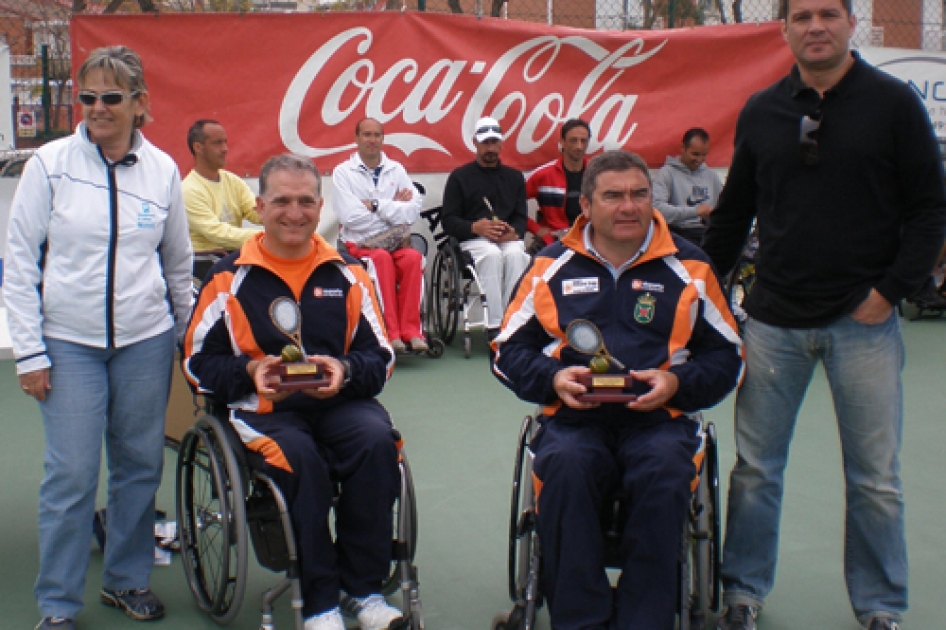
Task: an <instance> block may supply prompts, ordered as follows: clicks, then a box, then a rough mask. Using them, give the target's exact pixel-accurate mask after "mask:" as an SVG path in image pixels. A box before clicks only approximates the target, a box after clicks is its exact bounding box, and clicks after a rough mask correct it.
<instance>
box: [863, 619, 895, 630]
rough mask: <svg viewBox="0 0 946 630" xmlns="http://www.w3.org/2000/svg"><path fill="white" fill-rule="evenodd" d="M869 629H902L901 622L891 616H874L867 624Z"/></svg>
mask: <svg viewBox="0 0 946 630" xmlns="http://www.w3.org/2000/svg"><path fill="white" fill-rule="evenodd" d="M867 630H900V624H898V623H897V622H896V621H894V620H893V619H891V618H890V617H874V618H873V619H871V620H870V623H869V624H868V625H867Z"/></svg>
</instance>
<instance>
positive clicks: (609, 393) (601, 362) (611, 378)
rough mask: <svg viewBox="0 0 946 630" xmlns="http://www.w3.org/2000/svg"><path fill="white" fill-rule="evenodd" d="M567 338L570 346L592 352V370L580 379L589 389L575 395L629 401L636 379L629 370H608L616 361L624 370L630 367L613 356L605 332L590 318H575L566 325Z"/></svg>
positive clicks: (590, 399) (586, 399)
mask: <svg viewBox="0 0 946 630" xmlns="http://www.w3.org/2000/svg"><path fill="white" fill-rule="evenodd" d="M565 341H566V342H567V343H568V345H569V347H571V348H572V349H573V350H575V351H577V352H580V353H582V354H590V355H593V356H592V358H591V361H589V363H588V367H590V368H591V374H583V375H581V376H579V378H578V380H579V382H581V384H582V385H584V386H585V387H586V388H587V390H588V391H587V393H584V394H579V395H577V396H575V398H576V400H578V401H579V402H585V403H629V402H631V401H633V400H636V399H637V394H634V393H631V392H630V391H629V390H630V389H631V388H632V387H633V386H634V383H635V382H636V381H635V379H634V377H633V376H631V375H630V374H608V373H607V372H608V370H609V369H610V367H611V366H612V365H613V366H614V367H615V368H617V369H618V370H621V371H622V372H626V371H627V367H625V366H624V364H623V363H621V362H620V361H618V360H617V359H616V358H615V357H613V356H611V354H610V353H609V352H608V349H607V348H605V346H604V336H603V335H602V334H601V331H600V330H598V327H597V326H595V325H594V324H593V323H592V322H590V321H588V320H587V319H576V320H574V321H573V322H572V323H570V324H569V325H568V328H566V329H565Z"/></svg>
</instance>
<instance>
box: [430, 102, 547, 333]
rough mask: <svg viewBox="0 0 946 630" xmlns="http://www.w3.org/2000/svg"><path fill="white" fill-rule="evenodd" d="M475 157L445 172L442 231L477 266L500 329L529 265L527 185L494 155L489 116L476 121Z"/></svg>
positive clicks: (493, 328)
mask: <svg viewBox="0 0 946 630" xmlns="http://www.w3.org/2000/svg"><path fill="white" fill-rule="evenodd" d="M475 129H476V131H475V132H474V134H473V143H474V144H475V145H476V160H475V161H473V162H470V163H469V164H466V165H464V166H461V167H459V168H457V169H456V170H454V171H453V172H452V173H450V176H449V177H448V178H447V186H446V188H445V189H444V191H443V210H442V213H441V222H442V223H443V229H444V232H446V233H447V234H449V235H451V236H455V237H456V238H457V240H459V241H460V248H461V249H463V251H465V252H469V253H470V255H471V256H472V257H473V262H474V264H475V265H476V274H477V275H478V276H479V279H480V282H481V283H482V285H483V286H481V287H480V290H481V291H483V293H485V295H486V304H487V315H488V316H487V326H488V327H489V333H490V336H491V337H492V336H493V335H495V334H496V333H497V332H499V326H500V324H501V323H502V318H503V313H504V312H505V311H506V306H507V305H508V304H509V298H510V296H511V295H512V290H513V288H514V287H515V286H516V283H517V282H519V278H520V277H521V276H522V272H523V271H525V269H526V267H528V266H529V255H528V254H526V252H525V245H524V244H523V242H522V237H523V235H524V234H525V231H526V219H527V218H528V215H527V214H526V187H525V181H524V180H523V179H522V173H520V172H519V171H517V170H516V169H514V168H510V167H508V166H504V165H503V164H502V163H501V162H500V160H499V152H500V150H501V149H502V147H503V132H502V129H500V127H499V122H497V121H496V120H495V119H493V118H481V119H480V120H479V121H477V123H476V128H475Z"/></svg>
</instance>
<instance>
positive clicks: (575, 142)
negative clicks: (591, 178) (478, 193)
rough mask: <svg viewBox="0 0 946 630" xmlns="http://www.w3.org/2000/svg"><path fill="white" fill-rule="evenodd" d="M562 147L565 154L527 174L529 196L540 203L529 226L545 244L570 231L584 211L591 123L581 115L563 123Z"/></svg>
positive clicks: (560, 141)
mask: <svg viewBox="0 0 946 630" xmlns="http://www.w3.org/2000/svg"><path fill="white" fill-rule="evenodd" d="M561 136H562V137H561V140H559V143H558V148H559V150H560V151H561V152H562V157H560V158H557V159H555V160H552V161H551V162H548V163H546V164H543V165H542V166H540V167H539V168H537V169H536V170H534V171H533V172H532V174H531V175H529V177H527V178H526V198H527V199H535V200H536V202H537V203H538V204H539V209H538V212H537V215H536V220H535V221H533V220H532V219H529V220H528V222H527V223H526V229H528V230H529V232H531V233H532V234H533V235H534V236H535V237H536V238H537V239H539V240H541V241H542V243H543V244H544V245H551V244H552V243H553V242H554V241H555V239H556V238H558V237H559V236H560V235H562V234H564V233H565V232H567V231H568V229H569V228H570V227H571V226H572V223H574V222H575V219H577V218H578V216H579V215H580V214H581V207H580V206H579V203H578V198H579V197H580V196H581V178H582V176H583V175H584V173H585V166H586V165H587V164H588V158H587V157H586V156H585V153H586V152H587V151H588V143H589V142H590V141H591V127H590V126H589V125H588V123H586V122H585V121H584V120H581V119H580V118H572V119H570V120H567V121H565V124H564V125H562V131H561Z"/></svg>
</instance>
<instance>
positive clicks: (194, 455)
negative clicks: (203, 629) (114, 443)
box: [176, 417, 247, 625]
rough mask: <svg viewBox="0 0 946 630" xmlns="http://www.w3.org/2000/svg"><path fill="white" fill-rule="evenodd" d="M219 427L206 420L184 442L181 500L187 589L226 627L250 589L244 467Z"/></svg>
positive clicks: (178, 487) (180, 466) (179, 477)
mask: <svg viewBox="0 0 946 630" xmlns="http://www.w3.org/2000/svg"><path fill="white" fill-rule="evenodd" d="M218 424H219V421H217V420H216V419H213V418H209V417H202V418H200V419H198V421H197V422H196V423H195V425H194V427H193V428H191V429H190V430H189V431H188V432H187V433H186V434H185V436H184V439H183V440H182V441H181V447H180V450H179V452H178V463H177V482H176V495H177V496H176V499H177V517H178V523H179V528H180V537H181V556H182V560H183V565H184V572H185V576H186V577H187V583H188V586H189V587H190V590H191V593H192V594H193V595H194V599H195V601H196V602H197V605H198V607H200V608H201V610H203V611H205V612H207V613H208V614H209V615H210V616H211V618H212V619H213V620H214V621H215V622H216V623H218V624H220V625H227V624H229V623H230V622H232V621H233V619H234V618H235V617H236V615H237V613H239V610H240V606H241V605H242V603H243V596H244V591H245V586H246V561H247V546H246V538H247V531H246V506H245V504H244V496H243V483H242V479H241V476H240V468H239V464H238V463H237V461H236V458H235V457H234V455H233V453H232V452H231V451H230V450H229V449H228V448H225V447H224V446H223V444H224V442H223V440H225V436H224V433H223V431H222V429H221V428H220V427H219V426H215V425H218Z"/></svg>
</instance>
